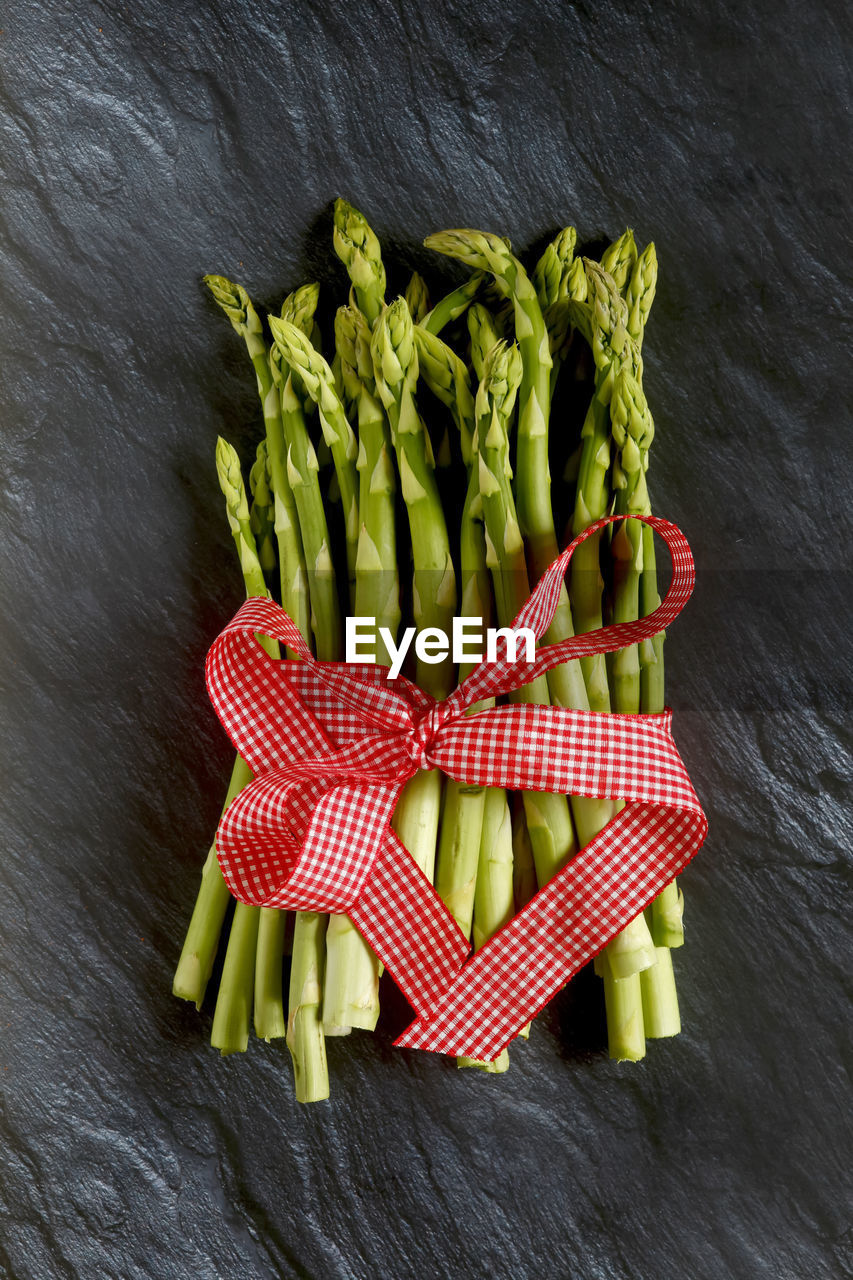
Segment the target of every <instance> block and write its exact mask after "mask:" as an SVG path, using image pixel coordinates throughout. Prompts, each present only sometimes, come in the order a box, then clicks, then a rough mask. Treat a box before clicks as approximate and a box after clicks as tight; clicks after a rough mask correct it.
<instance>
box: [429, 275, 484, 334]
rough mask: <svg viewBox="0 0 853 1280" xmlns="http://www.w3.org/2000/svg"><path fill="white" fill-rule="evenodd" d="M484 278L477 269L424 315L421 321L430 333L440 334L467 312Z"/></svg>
mask: <svg viewBox="0 0 853 1280" xmlns="http://www.w3.org/2000/svg"><path fill="white" fill-rule="evenodd" d="M483 279H484V277H483V273H482V271H475V272H474V274H473V275H472V276H471V278H470V279H469V280H466V281H465V283H464V284H460V285H459V286H458V287H457V288H455V289H452V290H451V292H450V293H448V294H446V295H445V296H444V297H443V298H442V299H441V300H440V301H439V302H437V303H436V304H435V306H434V307H433V309H432V311H430V312H429V313H428V314H427V315H426V316H424V318H423V320H421V322H420V323H421V325H422V327H423V328H424V329H426V330H427V332H428V333H434V334H439V333H441V331H442V329H444V328H446V327H447V325H449V324H450V323H451V322H452V321H453V320H458V319H459V317H460V316H462V315H464V314H465V312H466V310H467V308H468V307H469V306H470V305H471V303H472V301H473V300H474V298H476V296H477V294H478V293H479V292H480V289H481V287H482V284H483Z"/></svg>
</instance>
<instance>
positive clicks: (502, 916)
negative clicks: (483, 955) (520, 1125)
mask: <svg viewBox="0 0 853 1280" xmlns="http://www.w3.org/2000/svg"><path fill="white" fill-rule="evenodd" d="M512 872H513V849H512V823H511V821H510V816H509V805H508V804H507V799H506V792H505V791H504V790H502V788H500V787H489V788H488V790H487V792H486V803H485V809H484V813H483V830H482V836H481V840H480V865H479V868H478V871H477V884H476V889H475V895H474V949H475V950H477V951H478V950H479V949H480V947H482V946H483V945H484V943H486V942H488V940H489V938H491V937H492V936H493V935H494V934H496V933H497V932H498V931H499V930H500V929H502V928H503V927H504V925H505V924H509V922H510V920H511V919H512V917H513V915H514V914H515V897H514V891H513V883H512ZM456 1061H457V1066H459V1067H479V1069H480V1070H481V1071H487V1072H489V1073H490V1074H492V1075H501V1074H503V1072H504V1071H507V1070H508V1069H509V1054H508V1052H507V1050H506V1049H504V1050H502V1051H501V1053H500V1055H499V1056H498V1057H497V1058H496V1059H495V1060H494V1061H493V1062H483V1061H481V1060H478V1059H476V1058H457V1060H456Z"/></svg>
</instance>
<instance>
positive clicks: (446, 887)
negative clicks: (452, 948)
mask: <svg viewBox="0 0 853 1280" xmlns="http://www.w3.org/2000/svg"><path fill="white" fill-rule="evenodd" d="M485 803H486V788H485V787H472V786H468V785H466V784H465V783H464V782H456V781H455V780H454V779H453V778H449V779H448V780H447V786H446V788H445V793H444V808H443V810H442V815H441V834H440V836H439V843H438V857H437V860H436V872H435V889H436V892H437V894H438V896H439V897H440V898H441V900H442V902H443V903H444V905H445V906H446V907H447V910H448V911H449V912H450V914H451V915H452V916H453V919H454V920H455V921H456V923H457V924H458V925H459V928H460V929H461V930H462V932H463V933H464V935H465V937H466V938H470V936H471V926H472V922H473V919H474V886H475V884H476V882H477V865H478V863H479V860H480V834H481V832H482V827H483V810H484V808H485Z"/></svg>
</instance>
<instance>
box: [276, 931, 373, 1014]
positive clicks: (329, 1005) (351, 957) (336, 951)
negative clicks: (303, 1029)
mask: <svg viewBox="0 0 853 1280" xmlns="http://www.w3.org/2000/svg"><path fill="white" fill-rule="evenodd" d="M295 954H296V949H295V944H294V955H295ZM378 1018H379V961H378V960H377V959H376V956H375V955H374V954H373V952H372V951H371V949H370V947H369V946H368V945H367V943H366V942H365V941H364V938H362V936H361V934H360V933H359V932H358V930H357V929H356V928H355V927H354V926H353V924H352V922H351V921H350V918H349V916H344V915H334V916H329V926H328V929H327V932H326V973H325V997H324V1000H323V1028H324V1030H326V1029H328V1030H327V1034H329V1035H344V1034H346V1029H347V1028H349V1027H354V1028H358V1029H359V1030H361V1031H372V1030H373V1028H374V1027H375V1026H376V1022H377V1019H378Z"/></svg>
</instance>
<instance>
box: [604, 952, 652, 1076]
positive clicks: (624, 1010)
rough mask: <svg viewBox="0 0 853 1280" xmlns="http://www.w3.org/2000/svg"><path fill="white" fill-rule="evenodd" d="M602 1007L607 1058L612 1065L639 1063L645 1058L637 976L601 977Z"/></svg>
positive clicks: (641, 999) (640, 995) (638, 977)
mask: <svg viewBox="0 0 853 1280" xmlns="http://www.w3.org/2000/svg"><path fill="white" fill-rule="evenodd" d="M604 1007H605V1011H606V1014H607V1051H608V1053H609V1055H610V1057H611V1058H613V1060H614V1061H615V1062H639V1061H640V1059H641V1058H644V1057H645V1056H646V1035H645V1028H644V1023H643V997H642V993H641V990H640V975H639V974H638V973H634V974H632V975H631V977H630V978H614V977H611V976H610V975H609V974H605V976H604Z"/></svg>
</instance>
